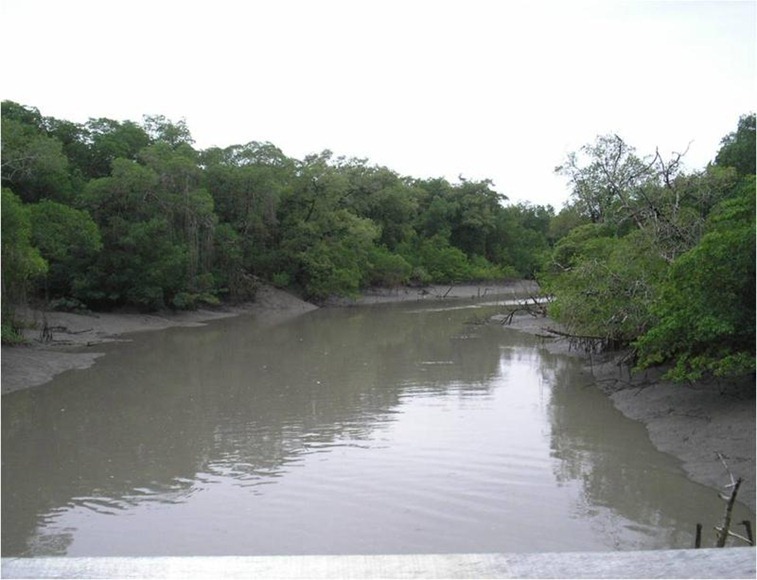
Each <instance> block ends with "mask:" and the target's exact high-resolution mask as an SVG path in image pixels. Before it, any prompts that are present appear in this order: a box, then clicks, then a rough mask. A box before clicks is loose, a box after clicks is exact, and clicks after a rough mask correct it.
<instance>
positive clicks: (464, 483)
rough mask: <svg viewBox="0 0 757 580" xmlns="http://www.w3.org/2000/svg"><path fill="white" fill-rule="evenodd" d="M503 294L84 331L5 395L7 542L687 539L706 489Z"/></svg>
mask: <svg viewBox="0 0 757 580" xmlns="http://www.w3.org/2000/svg"><path fill="white" fill-rule="evenodd" d="M499 308H500V307H498V306H497V305H484V306H482V305H478V306H475V305H461V304H459V303H449V304H447V303H444V302H432V303H429V304H425V303H421V302H417V303H411V304H393V305H392V304H387V305H377V306H364V307H360V308H326V309H321V310H317V311H313V312H310V313H308V314H305V315H303V316H300V317H297V318H293V319H289V320H287V321H284V322H282V323H279V324H270V323H268V322H263V321H259V320H256V318H255V317H254V316H251V315H246V316H239V317H237V318H231V319H225V320H218V321H215V322H212V323H210V324H208V325H207V326H205V327H201V328H175V329H169V330H166V331H161V332H154V333H141V334H135V335H133V336H132V337H131V339H132V340H131V342H129V343H126V344H123V343H122V344H115V345H103V346H98V347H97V348H98V349H101V350H103V351H104V352H106V353H107V355H106V356H104V357H101V358H99V359H98V360H97V362H96V364H95V365H94V366H93V367H91V368H89V369H86V370H77V371H69V372H67V373H64V374H62V375H59V376H58V377H56V378H55V379H54V380H53V381H51V382H50V383H48V384H46V385H44V386H42V387H38V388H34V389H28V390H24V391H18V392H15V393H11V394H9V395H6V396H4V397H3V405H2V462H3V465H2V467H3V469H2V507H3V517H2V536H3V542H2V555H3V557H10V556H47V555H63V556H158V555H162V556H188V555H276V554H408V553H471V552H547V551H549V552H555V551H607V550H640V549H664V548H689V547H692V545H693V537H694V530H695V526H696V523H697V522H705V523H706V524H709V523H711V524H712V525H715V524H717V523H718V522H719V520H720V517H721V515H722V508H723V506H722V502H721V501H720V500H719V499H718V497H717V494H716V493H715V492H714V491H713V490H712V489H709V488H706V487H704V486H701V485H698V484H696V483H693V482H691V481H689V480H688V479H687V478H686V476H685V474H684V472H683V470H682V469H681V467H680V464H679V462H678V461H677V460H676V459H674V458H673V457H671V456H668V455H666V454H663V453H660V452H658V451H656V450H655V449H654V447H653V446H652V444H651V443H650V441H649V438H648V435H647V432H646V430H645V428H644V427H643V425H641V424H639V423H636V422H634V421H631V420H628V419H626V418H625V417H623V416H622V415H621V414H620V413H619V412H618V411H617V410H616V409H615V408H614V407H613V406H612V404H611V402H610V401H609V399H608V398H607V397H606V396H605V395H603V394H602V393H601V392H600V391H599V390H598V389H596V388H595V387H593V386H592V385H591V381H590V377H589V376H587V375H586V374H585V371H584V370H583V369H582V365H581V363H580V361H578V360H577V359H574V358H571V357H565V356H558V355H553V354H550V353H549V352H547V351H546V350H545V349H543V348H541V343H540V341H539V339H538V338H536V337H532V336H529V335H526V334H524V333H520V332H518V331H516V330H512V329H508V328H504V327H502V326H500V325H497V324H486V323H485V322H486V321H487V320H488V318H489V317H490V316H491V315H492V314H494V313H496V312H497V311H498V309H499ZM738 510H739V513H738V514H736V516H735V517H736V518H738V520H742V519H751V520H752V521H755V518H754V514H752V513H750V512H749V510H747V509H746V508H744V507H743V506H739V507H738ZM742 512H743V513H742Z"/></svg>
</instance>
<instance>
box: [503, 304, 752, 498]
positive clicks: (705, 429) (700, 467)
mask: <svg viewBox="0 0 757 580" xmlns="http://www.w3.org/2000/svg"><path fill="white" fill-rule="evenodd" d="M510 326H511V327H512V328H516V329H518V330H521V331H524V332H529V333H531V334H536V335H540V336H541V335H544V334H546V332H545V330H544V329H545V328H547V327H550V328H558V329H559V326H558V325H557V324H556V323H555V322H554V321H551V320H549V319H546V318H535V317H532V316H528V315H519V316H516V317H514V319H513V321H512V324H511V325H510ZM544 347H545V348H547V349H548V350H549V351H550V352H553V353H560V354H567V355H572V356H579V357H581V358H583V359H584V360H585V363H586V371H587V373H589V374H590V375H591V376H592V377H593V379H594V383H595V384H596V385H597V387H598V388H600V389H601V390H602V391H604V392H605V393H607V395H608V396H609V397H610V399H612V401H613V403H614V404H615V407H617V409H618V410H620V411H621V412H622V413H623V414H624V415H626V416H627V417H629V418H631V419H634V420H636V421H641V422H642V423H644V425H646V428H647V430H648V431H649V437H650V439H651V441H652V443H653V444H654V446H655V447H656V448H657V449H659V450H660V451H663V452H665V453H669V454H671V455H673V456H675V457H677V458H678V459H680V460H681V462H682V466H683V468H684V470H685V471H686V472H687V474H688V475H689V477H690V478H691V479H692V480H693V481H696V482H698V483H701V484H703V485H706V486H708V487H712V488H715V489H718V490H724V489H725V487H724V486H725V485H726V484H728V483H729V482H730V477H729V475H728V472H727V471H726V469H725V467H724V465H723V461H725V463H726V464H727V466H728V468H729V469H730V471H731V473H732V474H733V476H734V477H736V478H738V477H742V478H743V482H742V484H741V487H740V490H739V495H738V499H739V501H741V502H742V503H743V504H745V505H747V506H748V507H749V508H750V509H751V510H752V511H755V384H754V379H753V378H751V377H747V378H746V379H744V380H730V381H724V380H721V381H702V382H698V383H694V384H691V385H681V384H675V383H671V382H669V381H665V380H662V379H661V378H660V377H661V375H662V374H664V369H650V370H648V371H645V372H642V373H637V374H631V373H630V372H629V368H628V366H626V365H624V364H623V362H622V358H623V356H622V354H618V353H615V354H604V355H591V356H589V355H587V354H586V353H584V352H578V351H576V350H572V349H571V348H570V346H569V344H568V341H567V340H565V339H544ZM721 457H722V459H721Z"/></svg>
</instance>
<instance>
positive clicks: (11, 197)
mask: <svg viewBox="0 0 757 580" xmlns="http://www.w3.org/2000/svg"><path fill="white" fill-rule="evenodd" d="M0 248H1V251H2V262H0V264H1V266H2V320H3V325H4V327H5V326H7V327H8V330H5V331H4V332H3V334H4V339H5V338H8V339H9V340H10V339H11V337H12V333H13V331H15V328H16V326H15V324H16V323H15V320H14V312H15V307H16V306H17V305H19V304H21V303H23V302H24V301H25V300H26V297H27V292H28V290H29V289H30V287H31V284H32V283H33V282H34V281H35V280H36V279H37V278H39V277H40V276H43V275H44V274H45V272H47V262H46V261H45V259H44V258H43V257H42V256H41V255H40V253H39V250H38V249H37V248H35V247H34V246H33V245H32V226H31V218H30V215H29V208H28V207H26V206H24V205H23V204H22V203H21V200H20V199H19V198H18V196H17V195H15V194H14V193H13V192H12V191H11V190H9V189H3V190H2V245H1V246H0Z"/></svg>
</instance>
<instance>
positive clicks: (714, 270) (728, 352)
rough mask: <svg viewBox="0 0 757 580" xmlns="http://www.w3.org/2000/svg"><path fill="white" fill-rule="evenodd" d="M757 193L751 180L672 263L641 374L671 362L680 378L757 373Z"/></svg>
mask: <svg viewBox="0 0 757 580" xmlns="http://www.w3.org/2000/svg"><path fill="white" fill-rule="evenodd" d="M755 193H756V192H755V181H754V176H749V177H747V178H745V180H744V182H743V184H742V185H741V187H740V189H739V193H738V195H737V197H735V198H733V199H729V200H725V201H723V202H721V203H720V204H719V205H718V207H717V208H716V210H715V211H713V213H712V215H711V216H710V219H709V222H708V226H709V227H708V231H707V233H706V234H705V235H704V237H703V238H702V239H701V241H700V242H699V244H697V246H695V247H694V248H692V249H691V250H690V251H688V252H686V253H685V254H683V255H681V256H679V257H678V258H677V259H676V261H675V262H674V263H673V265H672V267H671V268H670V272H669V273H668V275H667V278H666V280H665V282H664V284H663V285H662V290H661V292H660V300H659V302H657V303H655V304H654V305H653V306H652V312H653V313H654V315H655V316H656V318H657V322H656V324H655V325H654V327H653V328H651V329H650V330H649V332H647V333H646V334H645V335H644V336H642V337H641V338H640V339H639V340H638V341H637V343H636V346H637V349H638V352H639V357H640V362H639V365H640V366H641V367H642V368H644V367H648V366H650V365H653V364H660V363H666V362H672V363H673V368H672V369H671V370H670V371H669V372H668V376H669V377H670V378H673V379H675V380H693V379H698V378H700V377H702V376H705V375H715V376H729V375H739V374H744V373H747V372H754V370H755V341H754V336H755V327H754V325H755V233H756V232H755V217H754V216H755Z"/></svg>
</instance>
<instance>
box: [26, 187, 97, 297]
mask: <svg viewBox="0 0 757 580" xmlns="http://www.w3.org/2000/svg"><path fill="white" fill-rule="evenodd" d="M28 207H29V211H30V215H31V225H32V241H33V243H34V245H35V246H36V247H37V248H38V249H39V251H40V253H41V255H42V257H43V258H44V259H45V260H46V261H47V263H48V264H49V269H48V271H47V276H46V278H45V290H46V292H47V294H48V297H49V298H60V297H66V296H68V297H76V292H77V289H78V288H79V287H81V286H82V285H83V284H85V283H86V282H85V280H86V278H87V276H88V275H89V271H90V269H91V267H92V266H93V265H94V262H95V259H96V257H97V254H98V253H99V252H100V250H101V249H102V240H101V238H100V230H99V228H98V227H97V224H96V223H95V222H94V221H93V220H92V218H91V217H90V216H89V214H88V213H87V212H85V211H82V210H77V209H74V208H72V207H69V206H66V205H63V204H60V203H57V202H54V201H42V202H40V203H37V204H33V205H30V206H28Z"/></svg>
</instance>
